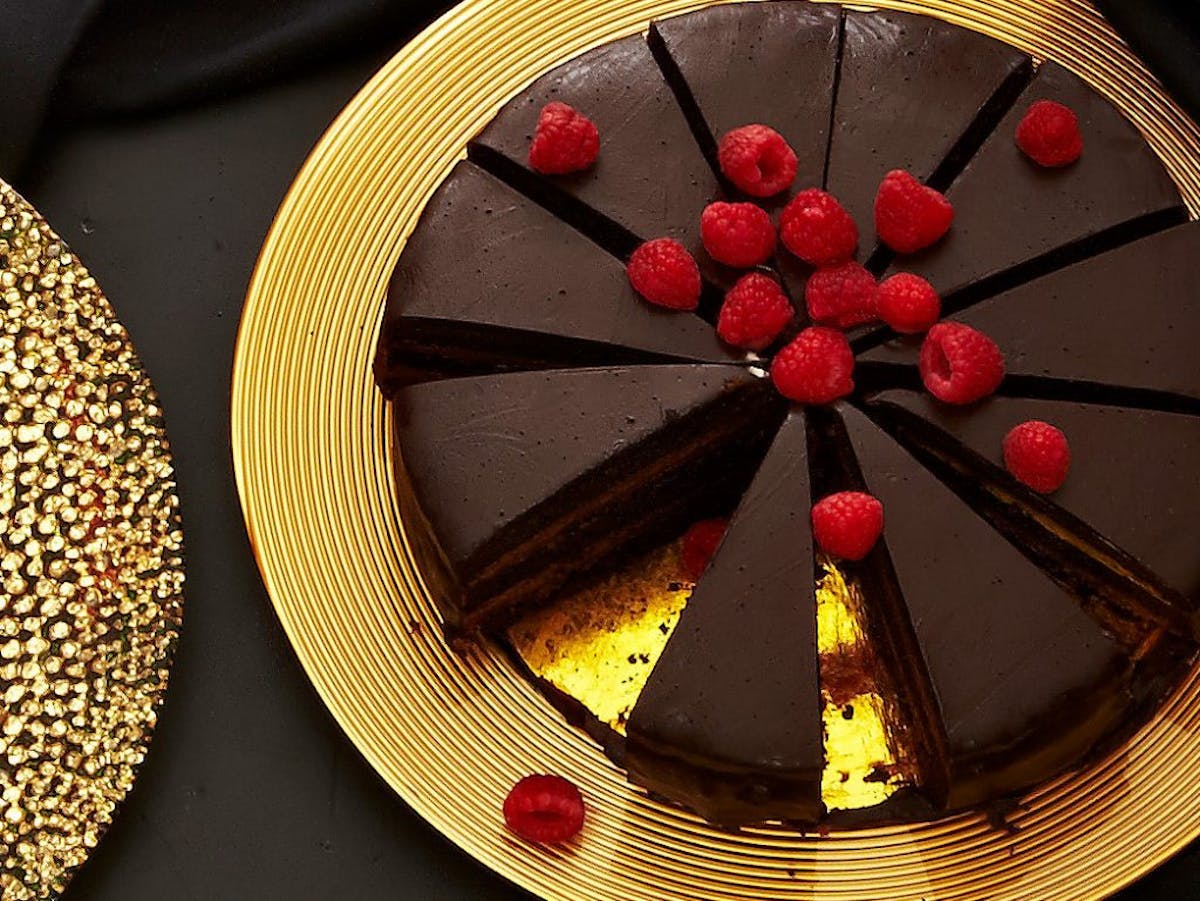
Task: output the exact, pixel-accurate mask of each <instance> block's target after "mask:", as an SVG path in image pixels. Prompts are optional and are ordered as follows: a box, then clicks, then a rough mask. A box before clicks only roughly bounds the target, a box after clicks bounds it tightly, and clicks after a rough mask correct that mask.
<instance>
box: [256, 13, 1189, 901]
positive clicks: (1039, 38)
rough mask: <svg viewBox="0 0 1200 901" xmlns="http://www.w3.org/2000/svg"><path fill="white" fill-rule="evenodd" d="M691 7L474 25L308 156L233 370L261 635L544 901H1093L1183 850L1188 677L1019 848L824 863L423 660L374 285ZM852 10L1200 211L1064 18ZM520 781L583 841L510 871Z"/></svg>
mask: <svg viewBox="0 0 1200 901" xmlns="http://www.w3.org/2000/svg"><path fill="white" fill-rule="evenodd" d="M707 5H710V3H709V2H707V0H633V2H626V0H468V2H465V3H462V4H460V5H459V6H457V7H455V8H453V9H452V10H450V11H449V12H448V13H447V14H445V15H444V16H443V17H442V18H440V19H438V20H437V21H436V22H434V23H433V24H432V25H431V26H429V28H427V29H426V30H425V31H423V32H422V33H421V34H420V35H418V36H417V37H416V38H415V39H414V40H413V41H412V42H411V43H409V44H408V45H407V46H406V47H405V48H403V49H402V50H401V51H400V52H399V53H397V54H396V56H395V57H393V58H392V60H391V61H390V62H388V63H387V64H386V65H385V66H384V67H383V68H382V69H381V70H380V71H379V72H378V73H377V74H376V75H375V76H374V77H373V78H372V79H371V81H370V82H368V84H367V85H366V86H365V87H364V88H363V89H362V90H361V91H360V92H359V93H358V95H357V96H356V97H355V98H354V99H353V100H352V101H351V102H350V104H349V105H348V106H347V107H346V108H345V110H344V111H343V112H342V113H341V115H340V116H339V117H338V118H337V120H336V121H335V122H334V123H333V124H332V125H331V127H330V128H329V130H328V131H327V132H326V134H325V135H324V136H323V138H322V139H321V141H320V142H319V143H318V144H317V146H316V148H315V149H314V150H313V152H312V154H311V155H310V157H309V159H308V161H307V162H306V163H305V165H304V167H303V169H302V170H301V172H300V174H299V175H298V176H297V178H296V180H295V182H294V183H293V185H292V187H291V189H290V190H289V192H288V194H287V196H286V198H285V199H284V202H283V204H282V205H281V207H280V210H279V212H278V214H277V217H276V219H275V222H274V224H273V226H272V228H271V231H270V233H269V235H268V237H267V240H266V242H265V244H264V246H263V249H262V253H261V255H260V257H259V261H258V264H257V266H256V268H255V272H254V275H253V277H252V280H251V283H250V287H249V290H248V293H247V297H246V305H245V309H244V311H243V316H242V322H241V327H240V331H239V334H238V341H237V347H236V352H235V360H234V373H233V393H232V445H233V456H234V468H235V473H236V478H237V485H238V493H239V497H240V499H241V503H242V508H243V512H244V515H245V519H246V525H247V530H248V532H249V535H250V540H251V544H252V546H253V549H254V553H255V556H256V558H257V560H258V563H259V568H260V570H261V572H262V576H263V580H264V582H265V584H266V586H267V590H268V593H269V595H270V597H271V601H272V603H273V605H274V607H275V610H276V612H277V614H278V615H279V618H280V620H281V621H282V623H283V626H284V628H285V630H286V632H287V634H288V636H289V638H290V640H291V642H292V645H293V647H294V649H295V651H296V654H297V656H298V657H299V659H300V661H301V664H302V665H303V666H304V669H305V671H306V672H307V673H308V676H309V678H310V680H311V681H312V683H313V684H314V686H315V687H316V689H317V691H318V692H319V694H320V696H321V697H322V699H323V700H324V702H325V704H326V705H327V706H328V707H329V709H330V711H331V712H332V713H333V715H334V717H335V718H336V719H337V721H338V722H339V723H340V724H341V726H342V728H343V729H344V730H345V731H346V733H347V735H348V736H349V737H350V739H351V740H352V741H353V742H354V744H355V745H356V746H357V747H358V748H359V750H360V751H361V752H362V753H363V755H364V756H365V757H366V759H367V760H368V761H369V762H370V763H371V765H372V766H373V767H374V768H375V769H376V770H377V771H378V772H379V773H380V775H381V776H382V777H383V778H384V779H385V780H386V781H387V782H388V784H389V785H391V786H392V788H393V789H394V790H395V791H396V792H397V793H398V794H399V795H400V796H401V797H402V798H404V800H405V801H407V802H408V804H409V805H410V806H411V807H413V809H414V810H416V811H417V813H419V814H420V815H421V816H422V817H424V818H425V819H426V820H428V821H429V822H430V823H431V824H432V825H434V826H435V827H436V828H437V829H438V830H439V831H441V832H442V833H443V834H444V835H445V836H447V837H448V838H450V839H451V840H453V841H454V842H455V843H456V844H458V845H459V846H460V847H462V848H463V849H464V850H466V851H467V852H468V853H470V854H471V855H473V856H474V857H476V858H477V859H478V860H480V861H481V862H483V863H485V864H486V865H488V866H489V867H491V868H492V869H493V870H495V871H496V872H498V873H499V874H501V875H503V876H505V877H507V878H509V879H511V880H512V881H514V882H515V883H517V884H518V885H521V886H523V887H524V888H526V889H529V890H530V891H532V892H535V893H537V894H539V895H540V896H541V897H544V898H548V899H550V898H553V899H560V898H561V899H575V898H579V897H593V898H613V899H617V898H620V899H629V898H654V899H661V901H665V899H669V898H679V899H684V898H686V899H700V898H744V899H767V898H771V899H781V898H805V899H821V901H824V899H847V901H848V899H856V898H857V899H872V901H885V899H910V901H911V899H915V898H931V899H932V898H937V899H940V901H949V899H970V898H978V897H982V896H986V897H989V898H992V899H1005V898H1012V899H1020V898H1028V897H1030V896H1031V894H1030V893H1031V891H1033V892H1036V897H1039V898H1042V899H1047V901H1049V899H1084V898H1098V897H1104V896H1106V895H1108V894H1110V893H1112V892H1114V891H1116V890H1118V889H1119V888H1121V887H1123V886H1125V885H1127V884H1128V883H1130V882H1132V881H1133V880H1134V879H1136V878H1137V877H1138V876H1140V875H1142V874H1144V873H1145V872H1147V871H1148V870H1150V869H1152V868H1153V867H1154V866H1156V865H1157V864H1159V863H1160V862H1162V861H1163V860H1165V859H1166V858H1167V857H1169V856H1170V855H1172V854H1174V853H1175V852H1176V851H1178V850H1179V849H1180V848H1182V847H1183V846H1184V845H1185V844H1187V843H1188V842H1189V841H1190V840H1191V839H1192V838H1194V837H1195V836H1196V835H1198V834H1200V785H1194V786H1189V785H1182V786H1181V785H1179V784H1178V780H1173V779H1172V776H1173V773H1174V772H1175V767H1176V765H1177V763H1178V761H1180V760H1184V761H1189V760H1190V761H1195V760H1200V670H1197V671H1194V672H1193V673H1192V674H1191V676H1190V677H1189V678H1188V679H1187V680H1186V682H1185V684H1184V685H1182V686H1181V687H1180V689H1179V690H1178V691H1177V692H1176V693H1175V695H1174V696H1173V697H1172V698H1171V700H1170V701H1169V702H1168V703H1167V704H1165V705H1163V707H1162V709H1161V710H1160V711H1159V712H1158V714H1157V715H1156V716H1155V718H1154V719H1153V721H1152V722H1151V723H1149V724H1148V725H1147V726H1146V727H1145V728H1143V729H1142V730H1141V731H1140V732H1139V733H1138V734H1137V735H1136V736H1134V738H1132V739H1131V740H1130V741H1129V742H1127V743H1126V744H1125V745H1124V746H1123V747H1121V748H1119V749H1117V750H1116V751H1114V752H1113V753H1112V754H1110V755H1108V756H1107V757H1106V758H1105V759H1103V760H1101V761H1099V762H1097V763H1096V764H1095V765H1094V766H1092V767H1090V768H1089V769H1087V770H1086V771H1084V772H1081V773H1077V774H1071V775H1068V776H1065V777H1062V778H1060V779H1058V780H1055V781H1053V782H1051V783H1049V784H1047V785H1046V786H1043V787H1042V788H1040V789H1039V790H1038V791H1037V792H1035V793H1034V794H1032V795H1031V796H1030V797H1029V798H1028V799H1026V803H1025V808H1024V809H1023V810H1021V811H1019V812H1018V813H1017V814H1016V815H1015V816H1014V818H1013V820H1014V823H1015V824H1016V825H1017V826H1018V827H1020V830H1021V831H1020V832H1019V833H1017V834H1016V835H1007V834H1005V833H1000V832H998V831H996V830H994V829H992V828H990V827H989V826H988V825H987V823H986V821H985V819H984V818H983V817H982V816H979V815H974V814H971V815H963V816H957V817H954V818H951V819H947V820H943V821H940V822H937V823H932V824H925V825H919V826H897V827H890V828H876V829H865V830H860V831H854V832H845V833H834V834H832V835H830V836H826V837H818V836H801V835H796V834H794V833H789V832H787V831H784V830H781V829H772V828H763V829H750V830H745V831H743V832H741V833H736V834H733V833H725V832H720V831H718V830H715V829H712V828H711V827H708V826H707V825H706V824H704V823H703V822H701V821H700V820H698V819H697V818H695V817H692V816H690V815H689V814H686V813H683V812H681V811H678V810H674V809H672V808H670V807H667V806H664V805H661V804H658V803H656V802H653V801H650V800H649V799H647V798H645V797H643V796H642V795H641V794H640V793H638V792H637V791H636V790H635V789H633V788H632V787H631V786H630V785H629V784H628V783H627V782H626V780H625V778H624V774H623V773H622V772H621V771H620V770H619V769H618V768H616V767H615V766H614V765H613V764H611V763H610V762H609V761H608V760H607V758H605V757H604V756H603V754H602V753H601V752H600V750H599V749H598V748H597V747H596V746H595V745H594V744H593V743H592V742H590V741H589V740H588V739H587V738H586V737H585V736H584V735H583V733H582V732H580V731H578V730H575V729H573V728H572V727H570V726H568V725H567V724H566V723H565V722H564V721H563V719H562V717H561V716H559V714H558V713H557V712H556V711H554V709H553V708H552V707H551V706H550V704H549V703H548V702H547V701H546V700H545V699H544V698H543V697H541V696H540V695H539V694H538V693H537V692H536V691H535V690H533V688H532V687H531V686H530V685H529V684H528V683H527V682H526V681H525V680H524V679H523V678H522V677H521V676H520V675H519V674H518V673H517V671H516V669H515V667H513V666H512V665H511V664H510V663H509V662H508V661H507V659H506V658H505V657H504V655H503V654H502V653H501V652H499V651H497V650H495V649H490V648H480V649H476V650H474V651H472V652H470V653H469V654H467V655H466V656H464V657H460V656H456V655H455V654H453V653H452V652H451V651H450V650H449V649H448V648H447V647H446V645H445V643H444V642H443V641H442V638H441V635H440V630H439V629H438V627H437V622H438V620H437V616H436V614H435V612H434V610H433V607H432V605H431V604H430V602H429V600H428V597H427V595H426V593H425V590H424V586H423V585H422V583H421V580H420V575H419V573H418V572H417V571H416V569H415V567H414V565H413V562H412V558H411V555H410V554H409V552H408V549H407V546H406V543H405V540H404V537H403V534H402V530H401V526H400V523H399V518H398V515H397V512H396V510H395V509H394V504H393V503H392V501H391V498H392V493H391V492H392V489H393V484H392V475H391V471H390V466H389V464H388V437H387V436H388V430H387V428H386V424H387V411H386V410H385V408H384V404H383V403H382V401H381V399H380V398H379V396H378V393H377V392H376V391H375V390H374V388H373V385H372V382H371V376H370V360H371V355H372V351H373V348H374V343H375V339H376V337H377V333H378V326H379V322H378V320H379V311H380V309H381V304H382V297H383V292H384V288H385V285H386V281H387V277H388V275H389V274H390V272H391V269H392V267H393V266H394V264H395V261H396V259H397V258H398V256H399V253H400V249H401V248H402V246H403V243H404V240H405V238H406V237H407V234H408V233H409V231H411V228H412V227H413V225H414V224H415V222H416V218H417V216H418V214H419V212H420V210H421V208H422V207H423V205H424V203H425V201H426V200H427V199H428V197H429V195H430V194H431V193H432V191H433V190H434V188H435V187H436V186H437V184H438V183H439V182H440V181H441V179H442V178H443V177H444V175H445V173H446V172H447V171H448V170H449V168H450V167H451V166H452V165H453V163H454V162H455V161H456V160H457V159H459V158H460V157H461V155H462V148H463V146H464V144H465V141H466V139H467V138H468V137H469V136H470V135H472V134H474V133H475V132H476V131H477V130H478V129H479V128H480V127H481V126H482V125H483V124H484V123H485V122H486V121H487V119H488V118H490V116H491V115H492V114H493V112H494V110H495V109H496V108H497V107H498V106H499V105H500V104H501V103H502V102H503V101H504V100H506V99H507V98H508V97H509V96H511V95H512V94H514V93H515V92H516V91H517V90H519V89H520V88H521V87H522V86H523V85H525V84H527V83H528V82H529V81H530V80H532V78H534V77H535V76H536V75H537V74H539V73H540V72H543V71H545V70H547V69H549V68H550V67H551V66H553V65H555V64H557V63H559V62H561V61H563V60H565V59H567V58H569V57H570V56H573V55H575V54H577V53H579V52H581V51H582V50H585V49H587V48H589V47H592V46H595V45H597V44H599V43H602V42H605V41H608V40H612V39H615V38H618V37H622V36H625V35H628V34H632V33H634V32H636V31H639V30H642V29H644V27H645V25H646V24H647V23H648V22H649V21H650V20H651V19H654V18H659V17H662V16H665V15H671V14H675V13H680V12H685V11H688V10H691V9H697V8H700V7H702V6H707ZM872 5H873V6H879V7H887V8H894V9H904V10H909V11H914V12H924V13H929V14H933V15H937V16H939V17H941V18H944V19H947V20H949V21H952V22H955V23H956V24H960V25H964V26H966V27H969V28H972V29H974V30H976V31H981V32H984V33H986V34H990V35H992V36H994V37H998V38H1000V39H1002V40H1006V41H1008V42H1009V43H1011V44H1014V45H1016V46H1018V47H1020V48H1021V49H1024V50H1026V51H1029V52H1031V53H1033V54H1035V55H1036V56H1038V57H1040V58H1048V59H1053V60H1055V61H1057V62H1060V63H1062V64H1063V65H1065V66H1067V67H1068V68H1071V69H1072V70H1074V71H1076V72H1078V73H1079V74H1080V75H1082V76H1083V77H1084V78H1085V79H1087V80H1088V81H1089V82H1090V83H1092V84H1093V86H1095V87H1096V88H1097V89H1098V90H1100V91H1101V92H1102V93H1104V94H1106V95H1107V96H1109V97H1110V99H1112V100H1113V101H1114V102H1115V103H1116V104H1117V105H1118V106H1120V107H1121V109H1122V110H1123V111H1124V112H1125V113H1126V114H1127V115H1128V116H1129V117H1130V118H1131V119H1132V120H1133V121H1134V122H1135V123H1136V124H1137V125H1138V127H1139V128H1141V129H1142V131H1143V132H1144V133H1145V134H1146V136H1147V138H1148V140H1149V141H1150V143H1151V145H1152V146H1153V147H1154V149H1155V150H1156V152H1158V153H1159V155H1160V156H1161V157H1162V158H1163V160H1164V162H1165V163H1166V165H1167V167H1168V169H1169V170H1170V171H1171V173H1172V176H1173V177H1174V178H1175V180H1176V182H1177V184H1178V185H1179V186H1180V189H1181V190H1182V191H1183V193H1184V196H1185V199H1186V200H1187V202H1188V205H1189V208H1190V209H1191V211H1192V213H1193V215H1195V212H1196V210H1197V209H1198V208H1200V133H1198V131H1197V129H1196V126H1195V125H1194V124H1193V123H1192V122H1191V121H1190V120H1189V119H1188V118H1187V116H1186V115H1184V114H1183V112H1182V111H1181V110H1180V109H1179V108H1178V107H1177V106H1176V105H1175V104H1174V103H1173V102H1172V101H1171V100H1170V99H1169V98H1168V97H1167V96H1166V94H1165V93H1164V91H1163V90H1162V88H1161V87H1160V86H1159V85H1158V84H1157V83H1156V82H1155V81H1154V79H1153V78H1152V77H1151V76H1150V74H1149V73H1148V72H1147V70H1146V69H1145V67H1144V66H1143V65H1142V64H1141V63H1140V62H1139V61H1138V60H1137V59H1136V57H1134V56H1133V54H1132V53H1131V52H1130V51H1129V50H1128V48H1127V47H1126V46H1125V45H1124V44H1123V43H1122V42H1121V40H1120V39H1119V38H1118V37H1117V35H1116V34H1115V32H1114V31H1113V30H1112V28H1111V27H1110V26H1109V25H1108V24H1107V23H1106V22H1105V21H1104V20H1103V19H1102V18H1101V17H1100V15H1099V14H1098V13H1097V12H1096V11H1095V10H1094V9H1092V8H1091V6H1090V5H1088V4H1087V3H1086V2H1085V0H1045V2H1040V3H1037V4H1034V3H1030V2H1020V0H990V2H985V0H953V2H952V0H927V2H904V0H895V2H887V0H882V2H876V3H874V4H872ZM514 46H516V47H519V49H520V52H519V53H515V54H510V53H508V52H507V51H508V50H509V49H511V48H512V47H514ZM399 135H405V136H407V137H408V139H407V140H400V139H398V137H397V136H399ZM540 771H553V772H562V773H565V774H567V775H569V776H571V777H572V778H573V779H575V780H576V781H577V782H578V783H579V784H580V785H581V788H582V789H583V791H584V793H585V795H586V797H587V798H588V802H589V821H588V825H587V827H586V829H585V831H584V833H583V834H582V836H581V837H580V839H579V840H578V841H576V842H575V843H573V844H572V845H570V846H568V847H566V848H559V849H535V848H531V847H529V846H526V845H523V844H521V843H519V842H517V841H515V840H513V839H512V838H511V837H510V836H509V835H507V833H506V832H505V830H504V829H503V828H502V821H501V818H500V806H501V803H502V800H503V797H504V794H505V793H506V791H507V789H508V787H509V786H510V785H511V784H512V783H513V782H514V781H515V780H516V779H517V778H519V777H520V776H522V775H524V774H526V773H528V772H540ZM1081 808H1082V809H1086V810H1087V813H1088V816H1087V817H1086V818H1085V817H1081V815H1080V812H1081ZM981 893H982V894H981Z"/></svg>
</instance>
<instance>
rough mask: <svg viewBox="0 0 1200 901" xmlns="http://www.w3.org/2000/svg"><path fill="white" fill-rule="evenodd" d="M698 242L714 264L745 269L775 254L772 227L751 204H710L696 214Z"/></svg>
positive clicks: (766, 217) (763, 215) (767, 219)
mask: <svg viewBox="0 0 1200 901" xmlns="http://www.w3.org/2000/svg"><path fill="white" fill-rule="evenodd" d="M700 240H701V241H703V242H704V249H705V250H707V251H708V255H709V256H710V257H712V258H713V259H714V260H716V261H717V262H718V263H724V264H725V265H726V266H737V267H738V268H739V269H749V268H750V267H751V266H757V265H758V264H759V263H765V262H766V261H767V260H768V259H769V258H770V256H771V254H773V253H774V252H775V226H774V225H772V224H771V217H770V216H768V215H767V211H766V210H764V209H760V208H759V207H756V206H755V205H754V204H752V203H722V202H718V203H710V204H709V205H708V206H706V207H705V208H704V212H703V213H701V214H700Z"/></svg>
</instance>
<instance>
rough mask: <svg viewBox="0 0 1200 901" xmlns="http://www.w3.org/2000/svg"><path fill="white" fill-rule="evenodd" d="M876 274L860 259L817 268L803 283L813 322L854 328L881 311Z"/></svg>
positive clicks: (868, 320) (809, 313) (835, 326)
mask: <svg viewBox="0 0 1200 901" xmlns="http://www.w3.org/2000/svg"><path fill="white" fill-rule="evenodd" d="M877 292H878V286H876V284H875V276H873V275H871V273H870V272H868V271H867V270H866V267H865V266H863V265H862V264H861V263H854V262H849V263H840V264H838V265H837V266H828V267H826V268H824V269H818V270H817V271H816V272H814V273H813V274H812V275H810V276H809V277H808V283H807V284H806V285H805V286H804V303H805V306H807V307H808V316H809V318H810V319H812V321H813V322H819V323H821V324H822V325H831V326H833V327H834V328H842V329H846V328H854V326H856V325H862V324H863V323H864V322H870V321H871V320H873V319H875V318H876V317H877V315H878V309H877V307H878V303H877V299H876V295H877Z"/></svg>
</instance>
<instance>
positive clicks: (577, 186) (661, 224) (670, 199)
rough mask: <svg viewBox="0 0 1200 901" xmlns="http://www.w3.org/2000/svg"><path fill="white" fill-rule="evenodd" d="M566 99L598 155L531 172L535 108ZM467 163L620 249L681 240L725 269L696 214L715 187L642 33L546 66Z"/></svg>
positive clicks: (723, 275)
mask: <svg viewBox="0 0 1200 901" xmlns="http://www.w3.org/2000/svg"><path fill="white" fill-rule="evenodd" d="M554 100H557V101H561V102H563V103H567V104H570V105H571V106H573V107H574V108H575V109H577V110H579V112H581V113H583V114H584V115H585V116H587V117H588V118H590V119H591V120H592V121H593V122H595V123H596V127H597V128H598V129H599V131H600V154H599V156H598V157H597V159H596V162H595V164H594V165H593V166H592V167H591V168H590V169H588V170H586V171H584V172H579V173H576V174H573V175H545V176H544V175H539V174H538V173H536V172H535V171H533V170H532V169H531V168H530V166H529V144H530V141H531V140H532V138H533V133H534V130H535V128H536V127H537V120H538V115H539V113H540V112H541V110H542V107H543V106H545V105H546V104H547V103H549V102H551V101H554ZM468 150H469V153H470V156H471V158H472V159H473V160H475V161H476V162H478V163H479V164H480V165H482V166H483V167H484V168H485V169H488V170H490V171H492V172H493V173H495V174H497V175H499V176H500V177H501V178H503V179H505V180H506V181H508V182H509V183H511V184H513V185H514V186H516V187H518V188H519V189H520V190H522V191H525V192H526V193H529V194H530V195H531V196H533V197H535V198H536V199H538V200H539V202H542V203H544V204H545V205H546V206H547V207H549V208H550V209H552V210H553V211H554V212H555V213H557V214H558V215H560V216H562V217H563V218H565V219H567V221H569V222H570V223H571V224H573V225H575V226H577V227H578V228H580V229H581V230H582V231H583V232H584V233H585V234H588V235H591V236H592V237H594V238H596V239H597V240H598V241H600V243H602V244H604V246H605V247H607V248H608V249H609V250H611V251H613V252H614V253H615V254H617V255H618V256H625V255H627V254H629V253H630V252H632V250H633V248H634V247H636V246H637V244H638V243H640V242H641V241H647V240H650V239H652V238H661V237H672V238H675V239H677V240H679V241H681V242H682V243H683V244H684V245H685V246H686V247H687V248H688V250H690V251H691V252H692V255H693V256H695V258H696V260H697V261H698V262H700V263H701V264H702V266H703V268H704V269H705V274H706V275H707V276H708V277H709V278H710V279H713V280H716V281H727V280H730V278H731V276H732V275H733V271H732V270H726V269H725V268H724V267H721V266H718V265H717V264H715V263H712V261H711V260H709V259H708V257H707V256H706V255H705V253H704V249H703V247H702V245H701V243H700V214H701V213H702V212H703V211H704V207H705V206H707V205H708V204H709V203H710V202H712V201H713V200H715V199H717V198H718V194H719V187H718V184H717V180H716V178H715V177H714V176H713V173H712V170H711V169H710V168H709V165H708V163H707V162H706V161H705V159H704V156H703V154H702V153H701V152H700V147H699V145H697V143H696V140H695V138H694V137H693V136H692V131H691V128H690V127H689V126H688V123H687V120H686V119H685V118H684V115H683V112H682V110H680V108H679V105H678V103H677V102H676V100H675V95H674V94H673V93H672V91H671V88H670V87H669V86H668V85H667V82H666V79H665V78H664V77H663V74H662V72H661V71H660V69H659V67H658V64H657V63H656V62H655V61H654V57H653V56H652V55H651V53H650V48H649V47H648V46H647V45H646V41H645V39H644V38H643V37H642V36H641V35H633V36H632V37H628V38H625V39H624V40H621V41H614V42H613V43H611V44H604V45H603V46H600V47H597V48H596V49H594V50H591V51H588V52H587V53H584V54H583V55H582V56H579V57H576V58H575V59H573V60H571V61H570V62H569V63H566V64H565V65H563V66H559V67H558V68H556V69H552V70H551V71H550V72H548V73H547V74H546V75H543V76H542V77H541V78H539V79H538V80H537V81H535V82H534V83H533V84H531V85H530V86H529V87H528V88H526V89H525V90H524V91H522V92H521V93H520V94H518V95H517V96H516V97H515V98H513V99H512V100H510V101H509V102H508V103H507V104H505V106H504V107H503V108H502V109H501V110H500V112H499V113H497V114H496V117H495V118H494V119H492V121H491V122H490V123H489V124H488V125H487V127H485V128H484V130H483V131H482V132H480V133H479V135H477V136H476V138H475V139H474V141H472V143H471V145H470V147H469V148H468Z"/></svg>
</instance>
